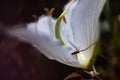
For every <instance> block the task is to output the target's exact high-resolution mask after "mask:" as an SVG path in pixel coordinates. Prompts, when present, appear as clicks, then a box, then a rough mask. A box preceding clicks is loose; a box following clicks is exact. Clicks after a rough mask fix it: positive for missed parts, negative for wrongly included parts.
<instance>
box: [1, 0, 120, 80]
mask: <svg viewBox="0 0 120 80" xmlns="http://www.w3.org/2000/svg"><path fill="white" fill-rule="evenodd" d="M110 1H111V4H110V7H111V9H112V10H111V14H112V17H113V16H117V15H118V14H119V13H120V0H110ZM67 2H68V0H0V29H1V28H7V27H11V26H13V25H16V24H21V23H22V24H24V23H29V22H31V21H34V20H35V19H34V18H33V17H32V15H37V16H38V17H39V16H40V15H42V14H46V12H45V11H44V10H43V8H45V7H47V8H49V9H51V8H53V7H54V8H55V11H54V13H53V16H54V17H58V16H59V15H60V13H61V12H62V8H63V6H64V5H65V4H66V3H67ZM102 15H104V14H102ZM102 18H103V19H105V18H104V16H103V17H102ZM111 40H112V37H111V34H110V32H104V33H102V34H101V41H102V42H103V43H105V46H104V45H103V49H102V53H106V55H107V53H109V52H108V51H107V50H106V49H108V48H111V47H112V48H113V47H114V46H111V45H110V46H109V45H108V44H109V43H110V41H111ZM113 53H116V54H120V51H118V50H115V52H113ZM106 55H105V56H106ZM117 56H120V55H117ZM108 59H111V57H108ZM113 60H114V59H113ZM113 60H112V61H113ZM117 60H119V59H117ZM115 61H116V57H115ZM118 64H119V61H117V63H116V62H111V63H109V61H108V60H107V59H106V58H103V57H101V56H99V57H98V59H97V61H96V64H95V65H96V66H98V67H99V66H102V67H99V68H100V69H99V70H101V71H103V72H102V77H103V79H104V80H119V76H118V75H119V74H120V69H119V68H120V66H119V65H118ZM113 65H115V66H113ZM75 71H77V72H79V71H80V70H79V69H76V68H72V67H69V66H66V65H63V64H61V63H59V62H56V61H52V60H49V59H47V58H46V57H45V56H43V55H42V54H41V53H40V52H38V51H37V50H36V49H35V48H34V47H32V45H30V44H28V43H24V42H21V41H19V40H18V39H16V38H14V37H10V36H8V35H7V34H5V33H4V31H1V32H0V80H63V79H64V78H65V77H66V76H67V75H69V74H70V73H72V72H75ZM80 73H81V75H82V74H84V73H83V72H80Z"/></svg>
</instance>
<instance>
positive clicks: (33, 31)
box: [9, 16, 80, 67]
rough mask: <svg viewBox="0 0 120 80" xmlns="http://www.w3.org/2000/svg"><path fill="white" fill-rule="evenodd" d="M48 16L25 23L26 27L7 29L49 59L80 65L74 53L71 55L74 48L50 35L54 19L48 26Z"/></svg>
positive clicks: (73, 65)
mask: <svg viewBox="0 0 120 80" xmlns="http://www.w3.org/2000/svg"><path fill="white" fill-rule="evenodd" d="M48 21H49V16H42V17H40V18H39V20H38V22H35V23H30V24H27V28H16V29H12V30H11V31H9V33H10V34H11V35H13V36H16V37H18V38H19V39H21V40H24V41H26V42H29V43H31V44H32V45H33V46H35V47H36V48H37V49H38V50H39V51H40V52H42V53H43V54H44V55H45V56H46V57H48V58H49V59H53V60H56V61H59V62H61V63H63V64H65V65H69V66H72V67H80V64H79V61H78V59H77V56H76V55H71V53H72V52H73V51H74V49H72V48H70V47H69V46H65V47H64V46H62V45H61V43H60V41H58V40H57V39H55V38H52V37H51V36H53V35H51V32H50V31H51V30H50V29H49V27H54V25H55V20H54V19H52V20H51V22H52V23H51V24H52V25H53V26H49V22H48Z"/></svg>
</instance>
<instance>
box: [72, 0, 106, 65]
mask: <svg viewBox="0 0 120 80" xmlns="http://www.w3.org/2000/svg"><path fill="white" fill-rule="evenodd" d="M77 1H78V4H77V5H76V6H75V8H74V9H73V12H72V17H71V25H72V29H73V37H74V41H75V43H76V45H77V46H78V48H79V50H83V49H85V48H87V47H88V46H90V45H91V44H93V43H95V42H96V41H97V39H98V35H99V26H98V25H97V23H98V17H99V15H100V12H101V10H102V8H103V5H104V3H105V1H106V0H77ZM82 53H83V56H84V58H85V60H80V58H81V56H80V55H79V61H80V64H83V63H85V64H86V62H88V61H90V58H91V56H92V54H93V48H91V49H88V50H86V51H84V52H82Z"/></svg>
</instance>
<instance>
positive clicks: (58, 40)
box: [11, 0, 106, 68]
mask: <svg viewBox="0 0 120 80" xmlns="http://www.w3.org/2000/svg"><path fill="white" fill-rule="evenodd" d="M105 1H106V0H72V1H71V2H70V3H69V4H67V5H66V6H65V11H64V12H63V13H62V14H61V15H60V17H59V18H58V19H57V20H56V19H54V18H52V17H51V16H49V15H48V16H41V17H40V18H39V20H38V22H35V23H30V24H28V25H27V28H26V29H25V28H19V29H16V30H12V31H11V34H12V35H15V36H17V37H18V38H20V39H22V40H25V41H26V42H29V43H31V44H33V45H34V46H35V47H36V48H37V49H38V50H39V51H40V52H42V53H43V54H44V55H45V56H47V57H48V58H49V59H53V60H57V61H59V62H61V63H63V64H66V65H69V66H73V67H80V68H86V67H87V66H88V64H89V63H90V60H91V58H92V56H93V54H94V53H93V51H94V47H95V44H93V43H95V42H96V41H97V40H98V38H99V26H98V25H97V23H98V18H99V15H100V12H101V10H102V8H103V6H104V3H105ZM84 49H86V50H84ZM76 51H77V52H78V53H77V54H75V55H72V53H73V52H76Z"/></svg>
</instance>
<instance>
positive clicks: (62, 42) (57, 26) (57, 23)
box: [55, 0, 74, 46]
mask: <svg viewBox="0 0 120 80" xmlns="http://www.w3.org/2000/svg"><path fill="white" fill-rule="evenodd" d="M73 2H74V0H71V3H70V4H69V5H68V7H67V8H66V9H65V10H64V12H63V13H62V14H61V15H60V16H59V17H58V19H57V20H56V25H55V36H56V38H57V39H59V40H60V42H61V44H62V45H63V46H65V45H66V44H65V42H64V41H63V39H62V37H61V35H60V23H61V21H62V20H63V21H65V17H64V16H65V14H66V13H67V12H68V10H69V8H70V7H71V5H72V4H73ZM65 22H66V21H65Z"/></svg>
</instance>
